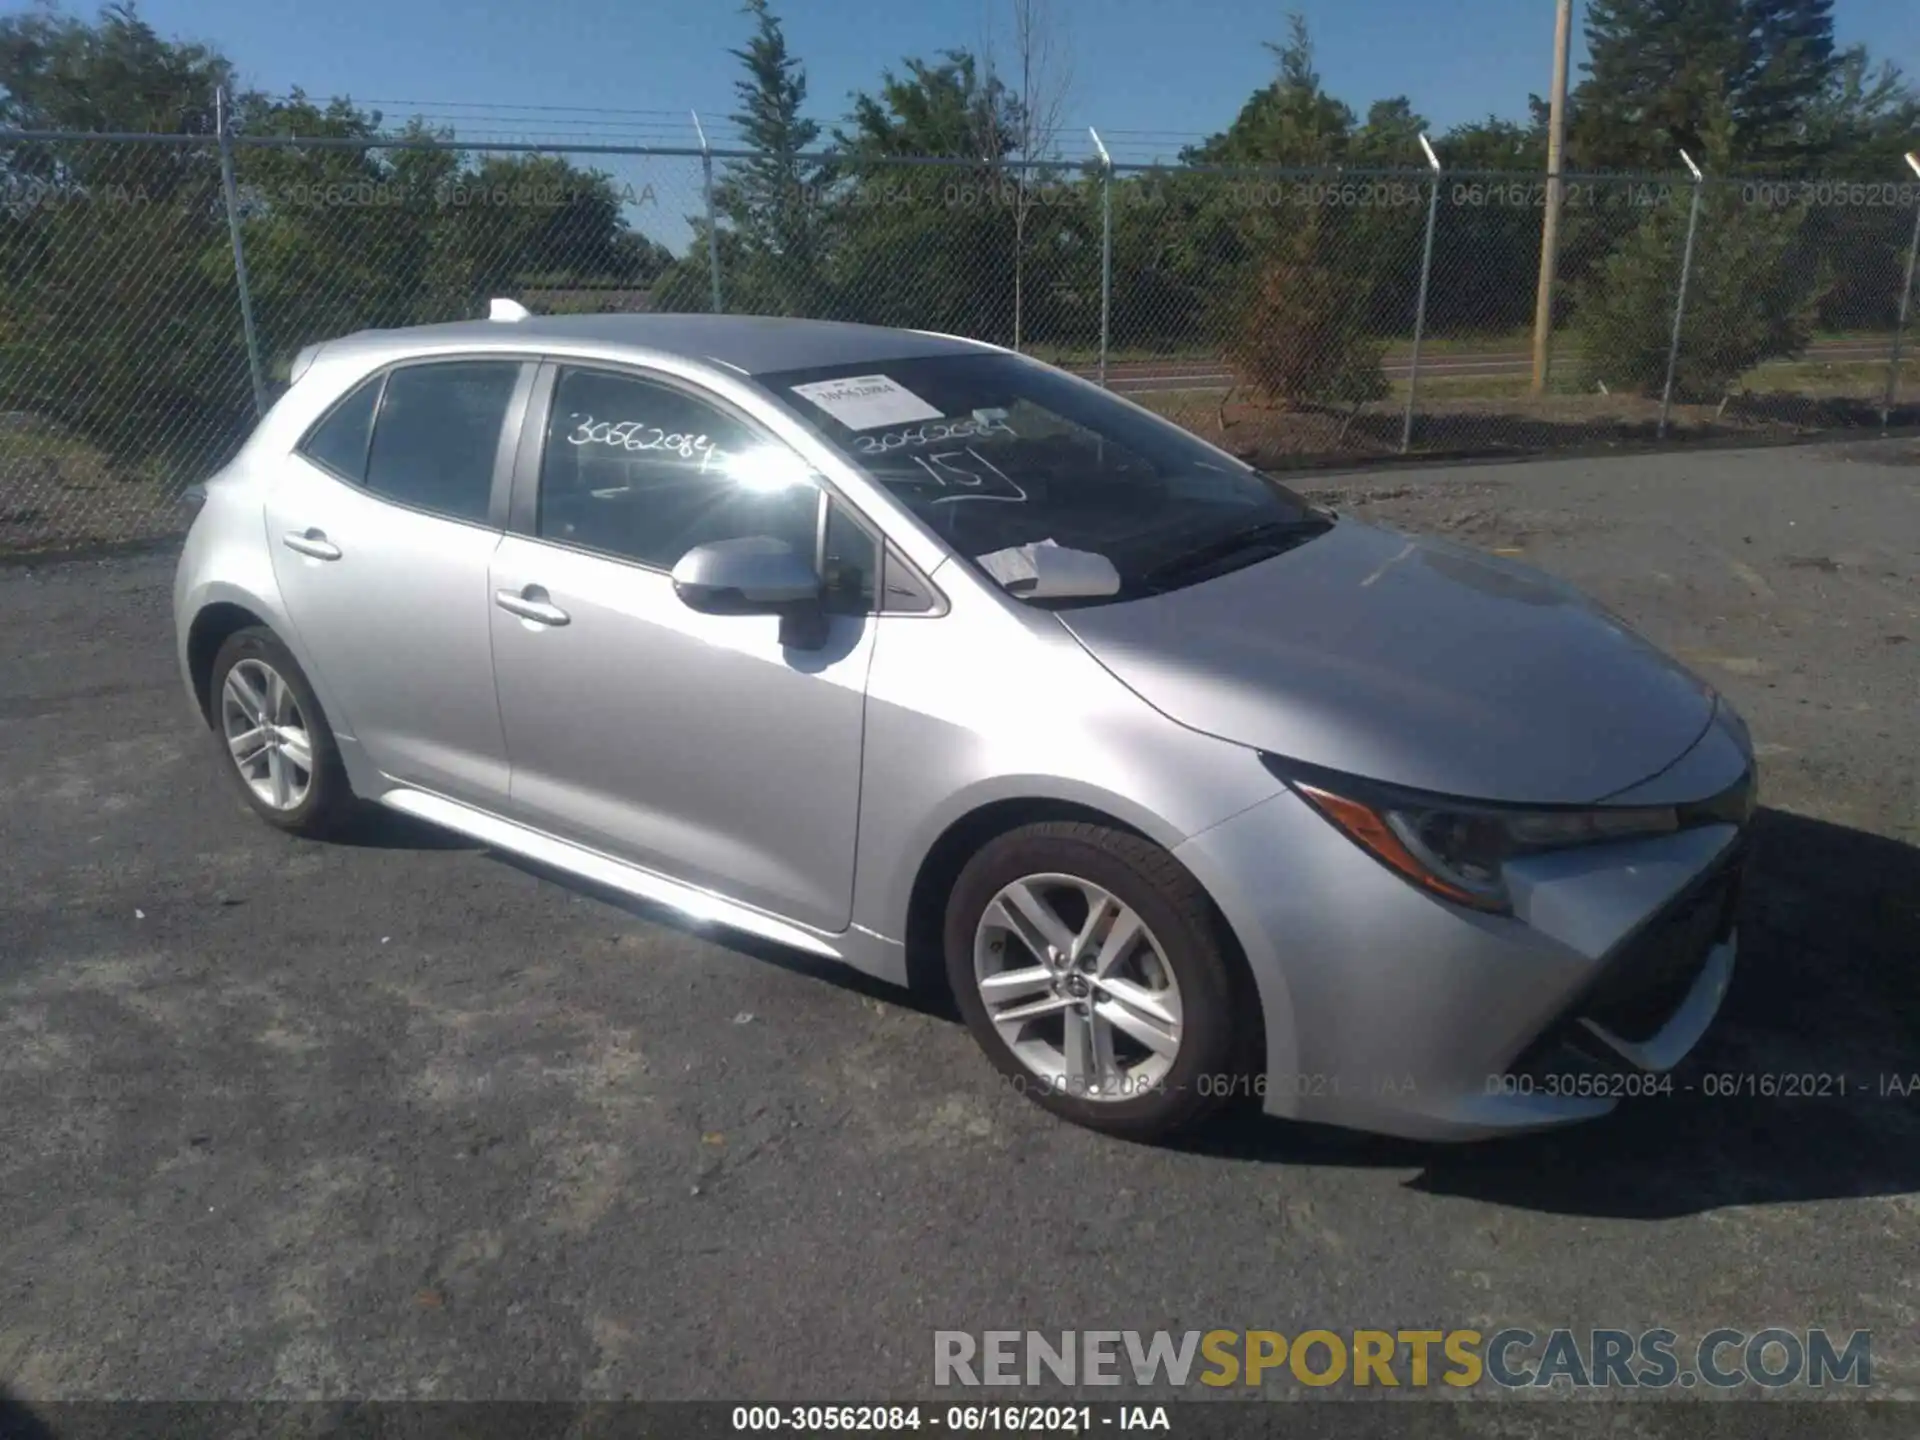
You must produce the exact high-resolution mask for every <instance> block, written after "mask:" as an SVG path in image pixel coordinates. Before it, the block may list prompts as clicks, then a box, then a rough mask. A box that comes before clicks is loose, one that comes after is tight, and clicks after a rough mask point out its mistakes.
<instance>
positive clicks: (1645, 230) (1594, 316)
mask: <svg viewBox="0 0 1920 1440" xmlns="http://www.w3.org/2000/svg"><path fill="white" fill-rule="evenodd" d="M1688 209H1689V197H1687V196H1685V195H1676V196H1675V197H1674V198H1673V200H1672V202H1671V203H1667V204H1662V205H1659V206H1658V207H1656V208H1655V209H1654V210H1653V212H1652V213H1651V214H1650V215H1649V217H1648V218H1647V219H1646V220H1645V221H1644V222H1643V223H1642V224H1641V225H1640V226H1639V228H1638V229H1636V230H1635V231H1634V232H1633V233H1632V234H1630V235H1629V236H1628V237H1627V238H1626V239H1625V240H1624V241H1623V242H1622V243H1621V244H1620V245H1619V246H1618V247H1616V248H1615V249H1614V250H1613V252H1612V253H1611V254H1609V255H1608V256H1607V258H1606V259H1605V260H1604V261H1602V262H1601V263H1600V264H1599V265H1598V266H1596V267H1595V268H1594V271H1593V273H1592V274H1591V275H1590V276H1589V277H1588V278H1587V280H1586V281H1585V282H1584V283H1583V284H1581V285H1580V286H1579V287H1578V289H1577V292H1576V300H1575V309H1574V330H1575V333H1576V335H1577V336H1578V339H1579V344H1580V352H1581V366H1582V372H1583V378H1584V379H1585V381H1586V382H1587V384H1588V385H1590V386H1592V385H1601V384H1604V385H1605V386H1607V388H1608V389H1610V390H1615V391H1622V390H1625V391H1633V392H1637V393H1639V394H1642V395H1648V396H1654V395H1658V394H1660V393H1661V390H1662V388H1663V386H1664V384H1665V381H1666V373H1667V356H1668V350H1669V346H1670V345H1671V343H1672V333H1673V332H1672V326H1673V308H1674V304H1675V301H1676V296H1677V292H1678V287H1679V281H1680V266H1681V261H1682V255H1683V249H1684V245H1685V237H1686V229H1687V218H1688ZM1803 223H1804V217H1803V216H1802V215H1800V214H1796V213H1792V212H1782V213H1780V214H1777V215H1763V214H1758V213H1756V212H1755V211H1754V209H1753V207H1751V206H1748V205H1745V204H1744V203H1743V201H1742V198H1741V196H1740V193H1739V191H1738V189H1737V187H1733V186H1728V185H1724V184H1722V185H1713V186H1710V187H1709V188H1708V190H1707V192H1706V193H1705V194H1704V195H1703V196H1702V203H1701V207H1700V221H1699V228H1698V232H1697V236H1696V241H1695V247H1694V254H1693V265H1692V269H1691V271H1690V272H1689V281H1688V286H1687V309H1686V314H1685V317H1684V321H1683V324H1682V327H1681V332H1680V350H1679V355H1678V358H1677V364H1676V366H1675V370H1674V395H1675V398H1676V399H1681V400H1690V401H1712V400H1717V399H1719V398H1720V397H1721V396H1722V395H1724V394H1726V393H1727V392H1728V390H1730V389H1731V388H1732V387H1733V386H1734V384H1735V383H1736V382H1737V381H1738V380H1739V379H1740V377H1741V376H1743V375H1745V374H1746V373H1747V372H1748V371H1749V370H1751V369H1753V368H1754V366H1756V365H1758V364H1760V363H1761V362H1762V361H1766V360H1774V359H1781V358H1785V357H1790V356H1794V355H1798V354H1800V353H1801V352H1802V351H1804V350H1805V349H1806V347H1807V344H1808V342H1809V341H1810V340H1811V339H1812V338H1813V326H1814V320H1815V317H1816V315H1817V314H1818V311H1819V304H1820V299H1821V296H1822V294H1823V293H1824V290H1825V288H1826V285H1827V283H1828V274H1827V271H1826V269H1825V267H1824V266H1821V265H1819V264H1817V263H1810V262H1809V260H1808V257H1806V256H1805V255H1804V253H1803V252H1802V251H1801V249H1800V230H1801V226H1802V224H1803Z"/></svg>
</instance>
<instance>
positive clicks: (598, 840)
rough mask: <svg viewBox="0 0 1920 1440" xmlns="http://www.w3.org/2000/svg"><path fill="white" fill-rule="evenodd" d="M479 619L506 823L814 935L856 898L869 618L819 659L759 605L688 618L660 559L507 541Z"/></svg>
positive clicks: (841, 627)
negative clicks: (496, 715)
mask: <svg viewBox="0 0 1920 1440" xmlns="http://www.w3.org/2000/svg"><path fill="white" fill-rule="evenodd" d="M529 587H538V588H539V589H540V590H542V591H544V593H545V594H546V595H547V596H548V597H549V600H550V603H551V604H552V605H553V606H554V607H556V608H557V609H558V610H560V611H562V612H564V613H565V615H566V617H567V619H566V622H565V624H564V625H561V626H554V625H548V624H542V623H539V622H537V621H530V620H527V619H524V618H522V617H521V616H520V615H518V614H516V613H514V612H513V611H511V610H508V609H506V608H503V607H500V606H497V605H496V606H495V608H494V611H493V650H494V663H495V667H496V673H497V676H498V684H499V693H500V712H501V718H502V720H503V722H504V725H505V730H506V736H507V751H508V754H509V756H510V757H511V759H512V765H513V778H512V781H511V789H512V806H513V814H514V817H515V818H517V819H519V820H521V821H523V822H524V823H526V824H529V825H532V826H535V827H536V828H539V829H543V830H548V831H550V832H552V833H554V834H558V835H560V836H562V837H563V838H566V839H572V840H575V841H577V842H579V843H581V844H586V845H590V846H593V847H594V848H596V849H603V850H605V851H607V853H609V854H612V855H615V856H617V857H619V858H622V859H627V860H631V861H633V862H634V863H636V864H639V865H644V866H646V867H647V868H649V869H654V870H658V871H660V872H662V873H663V874H667V875H671V876H673V877H675V878H677V879H681V880H685V881H687V882H688V883H690V884H695V885H699V886H702V887H704V888H709V889H714V890H718V891H720V892H722V893H724V894H726V895H728V896H730V897H731V898H733V899H736V900H739V901H742V902H743V903H745V904H749V905H753V906H755V907H757V908H760V909H765V910H769V911H772V912H773V913H775V914H779V915H784V916H786V917H788V918H789V919H794V920H798V921H800V922H801V923H803V924H807V925H812V926H815V927H816V928H821V929H826V930H835V929H840V928H843V927H844V926H845V924H846V922H847V917H848V914H849V912H850V909H851V901H852V892H853V853H854V842H855V825H856V822H857V820H858V817H859V802H860V743H861V735H862V728H863V724H864V711H865V704H866V672H867V665H868V662H869V661H870V660H871V658H872V653H873V645H872V635H871V629H872V627H871V626H870V625H869V624H868V623H867V622H866V621H865V620H864V618H862V617H852V616H840V617H835V618H834V620H833V622H832V625H831V629H830V633H829V636H828V641H827V644H826V645H825V646H824V647H823V648H822V649H820V650H818V651H791V650H783V649H782V647H781V645H780V642H779V628H780V622H779V621H778V620H777V619H775V618H773V617H771V616H713V615H701V614H698V613H696V612H695V611H692V610H689V609H688V608H687V607H686V606H684V605H683V604H681V603H680V601H679V599H678V598H677V597H676V596H675V595H674V593H673V583H672V581H671V580H670V579H669V578H668V577H667V576H666V575H663V574H661V573H659V572H658V571H652V570H647V569H643V568H641V567H638V566H635V565H632V564H629V563H626V562H623V561H619V560H613V559H609V558H606V557H602V556H597V555H590V554H585V553H582V552H579V551H575V550H569V549H567V548H565V547H563V546H558V545H551V544H547V543H544V542H541V541H538V540H533V539H528V538H526V537H522V536H515V535H509V536H508V537H507V538H506V539H505V540H504V541H502V542H501V545H500V549H499V551H498V553H497V554H496V555H495V556H494V561H493V588H494V590H495V591H496V592H505V593H508V594H513V595H518V594H520V593H522V592H523V591H525V590H526V589H528V588H529Z"/></svg>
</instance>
